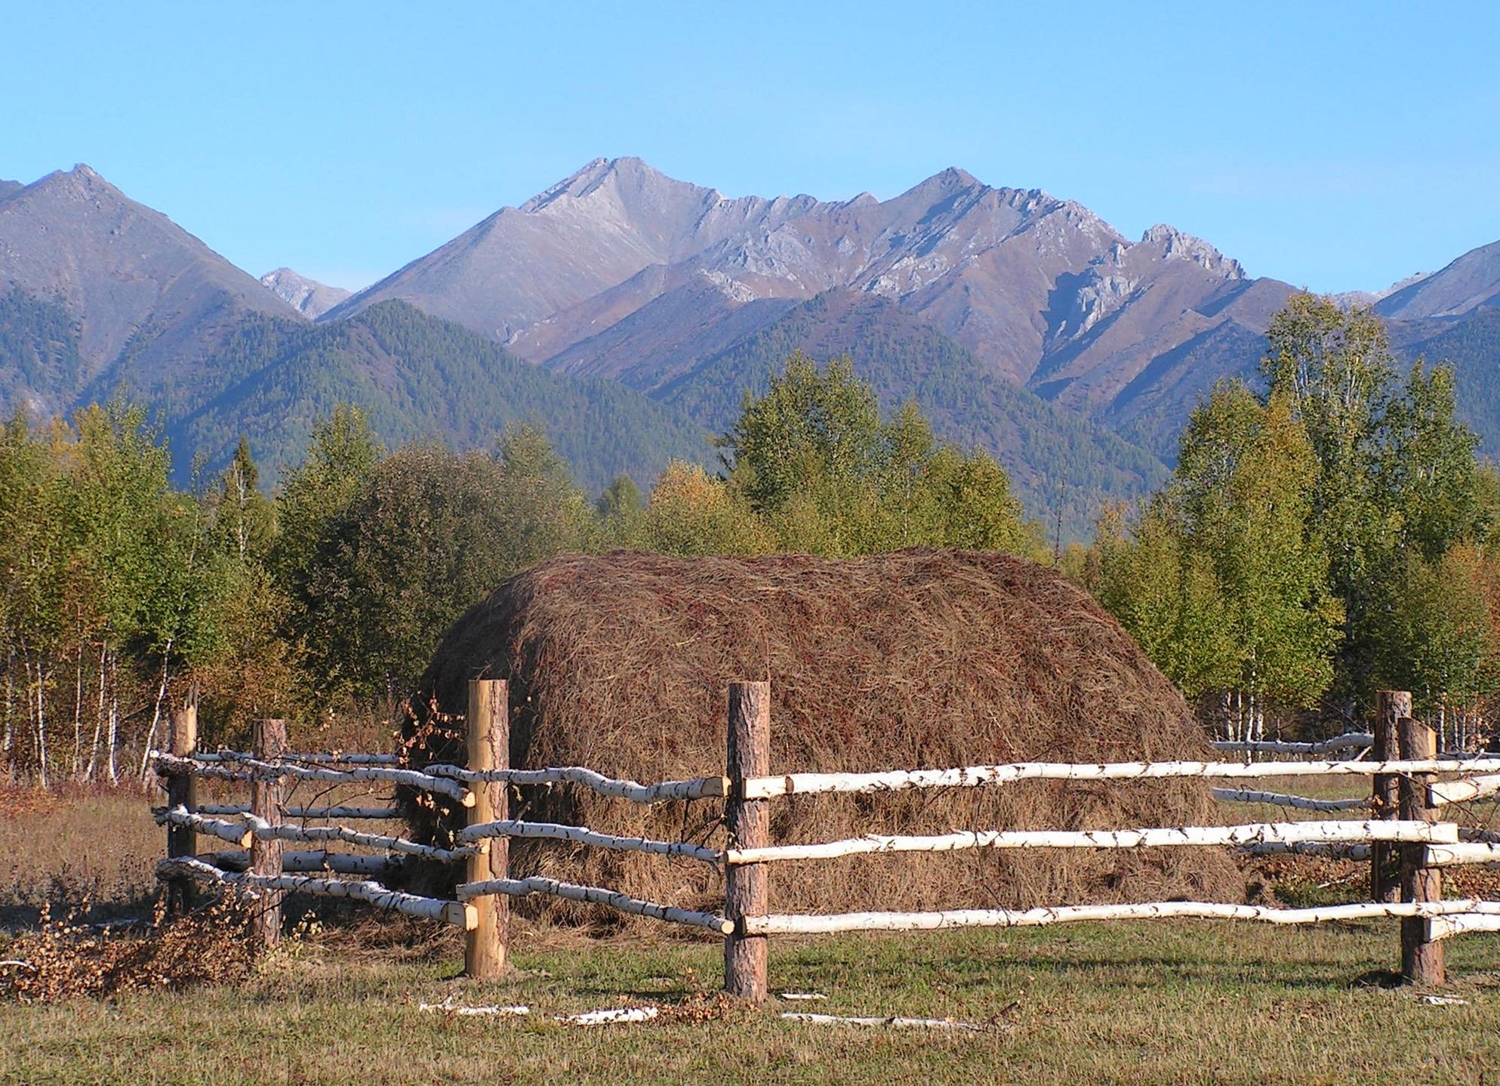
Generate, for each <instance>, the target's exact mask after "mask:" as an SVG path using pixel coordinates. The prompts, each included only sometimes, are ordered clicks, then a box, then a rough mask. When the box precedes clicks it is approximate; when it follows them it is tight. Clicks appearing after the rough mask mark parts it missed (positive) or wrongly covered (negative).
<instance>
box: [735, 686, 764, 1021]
mask: <svg viewBox="0 0 1500 1086" xmlns="http://www.w3.org/2000/svg"><path fill="white" fill-rule="evenodd" d="M728 761H729V771H728V774H727V775H728V777H729V780H730V782H731V783H730V787H729V798H728V800H727V801H726V802H725V812H724V813H725V822H726V824H727V826H728V829H729V847H730V848H764V847H766V846H768V845H769V844H770V843H771V810H770V807H769V805H768V803H767V801H766V800H763V799H757V800H747V799H745V783H744V782H745V779H746V778H747V777H766V776H770V773H771V684H770V683H768V682H753V683H752V682H737V683H730V684H729V759H728ZM724 882H725V901H724V915H725V916H726V917H727V918H728V919H729V920H732V921H734V925H735V928H734V932H733V933H732V934H730V935H729V936H727V937H726V938H725V940H724V990H725V991H726V992H728V993H729V994H730V995H732V996H736V997H739V998H741V999H747V1000H749V1001H750V1002H751V1003H755V1004H760V1003H764V1002H765V1001H766V937H765V936H764V935H746V934H745V930H744V918H745V917H747V916H763V915H765V912H766V909H767V905H768V901H769V897H770V895H769V892H768V890H769V887H768V875H767V872H766V865H765V864H743V865H735V866H732V867H729V868H728V869H727V870H726V872H725V877H724Z"/></svg>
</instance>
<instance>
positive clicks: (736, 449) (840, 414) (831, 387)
mask: <svg viewBox="0 0 1500 1086" xmlns="http://www.w3.org/2000/svg"><path fill="white" fill-rule="evenodd" d="M720 448H721V455H722V456H723V460H724V464H725V467H726V468H727V469H728V481H729V484H730V486H731V487H732V488H733V489H734V490H735V491H737V492H738V493H739V494H741V495H743V497H744V499H745V500H746V501H747V502H748V504H749V507H750V508H751V509H752V510H753V511H754V512H755V513H757V514H759V515H760V516H761V517H762V518H763V520H764V522H765V524H766V526H767V528H769V530H770V531H771V532H772V534H773V535H774V536H775V538H776V539H777V542H778V547H779V549H783V550H799V551H810V552H812V553H815V554H824V555H854V554H869V553H872V552H876V551H883V550H891V549H895V548H898V547H903V546H920V545H928V546H962V547H974V548H979V549H988V550H1014V551H1027V550H1034V549H1036V546H1037V541H1038V539H1039V535H1040V533H1039V529H1037V528H1036V527H1035V526H1028V525H1026V524H1025V523H1024V522H1023V521H1022V519H1021V510H1020V505H1019V503H1018V502H1017V501H1016V500H1015V499H1014V497H1012V495H1011V492H1010V481H1009V479H1008V478H1007V476H1006V474H1005V472H1004V471H1003V470H1002V469H1001V468H1000V467H999V465H998V464H996V463H995V461H994V460H993V459H992V458H991V457H990V456H989V455H988V454H986V453H984V452H981V451H976V452H973V453H969V454H965V453H962V452H960V451H958V450H957V449H955V448H953V447H952V446H946V445H944V446H939V445H938V444H937V442H936V441H935V440H934V438H933V435H932V429H931V426H930V425H929V424H928V422H927V420H926V418H925V417H924V416H923V415H922V413H921V411H920V410H918V408H917V407H916V406H915V405H913V404H908V405H907V406H906V407H904V408H903V409H902V410H901V411H899V412H898V413H897V415H896V417H895V418H894V419H892V420H891V421H889V422H883V421H882V420H881V416H880V409H879V406H878V404H877V402H876V399H875V394H874V392H873V390H872V389H871V388H870V386H869V385H867V384H864V383H863V382H861V381H859V380H858V379H857V378H856V377H855V376H854V369H853V362H852V361H851V360H850V359H848V358H842V359H836V360H835V361H833V362H831V363H829V365H828V366H827V367H826V368H824V369H822V370H819V368H818V366H817V365H816V364H815V363H814V362H813V360H812V359H810V358H809V357H808V356H807V355H805V354H802V353H801V352H795V353H793V354H792V356H791V357H790V358H788V359H787V361H786V366H785V368H784V369H783V370H782V372H781V373H779V374H773V375H772V377H771V381H770V387H769V389H768V390H767V392H766V393H765V395H764V396H760V397H753V396H749V395H747V396H746V398H745V402H744V408H743V410H742V412H741V414H740V418H739V420H738V421H737V422H736V423H735V424H734V426H733V427H732V428H731V429H730V431H729V432H728V433H727V434H726V435H724V437H723V438H721V439H720Z"/></svg>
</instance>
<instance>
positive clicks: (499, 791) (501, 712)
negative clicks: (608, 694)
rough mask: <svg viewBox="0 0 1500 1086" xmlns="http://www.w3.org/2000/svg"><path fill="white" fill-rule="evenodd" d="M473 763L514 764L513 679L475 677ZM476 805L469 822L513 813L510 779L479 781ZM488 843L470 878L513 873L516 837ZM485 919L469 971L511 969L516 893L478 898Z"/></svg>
mask: <svg viewBox="0 0 1500 1086" xmlns="http://www.w3.org/2000/svg"><path fill="white" fill-rule="evenodd" d="M468 733H469V736H468V737H469V766H468V767H469V768H470V769H477V770H486V769H509V768H510V683H509V682H508V681H506V680H505V679H471V680H469V716H468ZM469 787H470V789H471V790H472V791H473V793H474V806H472V807H470V808H469V809H468V810H469V818H468V823H469V825H471V826H476V825H478V824H479V823H481V822H495V821H498V820H500V819H504V818H508V817H509V816H510V785H509V784H507V783H505V782H494V783H490V784H482V783H478V782H476V783H473V784H471V785H470V786H469ZM486 844H487V845H488V849H487V850H486V851H481V852H479V853H477V854H475V855H473V856H470V857H469V859H468V872H467V874H468V879H467V881H469V882H482V881H484V880H486V879H497V878H498V879H504V878H509V877H510V840H509V838H505V837H496V838H493V839H491V840H490V841H488V842H486ZM469 904H471V905H472V906H474V909H475V911H476V912H477V913H478V916H479V919H478V922H477V923H476V924H475V926H474V927H473V928H471V929H470V930H469V931H468V932H466V933H465V937H464V975H465V976H467V977H474V978H476V979H478V980H485V979H488V978H491V977H497V976H499V975H500V974H501V973H503V972H504V971H505V955H506V950H507V948H508V946H509V943H510V898H508V897H507V896H506V895H504V894H486V895H484V896H482V897H476V898H472V899H471V900H470V902H469Z"/></svg>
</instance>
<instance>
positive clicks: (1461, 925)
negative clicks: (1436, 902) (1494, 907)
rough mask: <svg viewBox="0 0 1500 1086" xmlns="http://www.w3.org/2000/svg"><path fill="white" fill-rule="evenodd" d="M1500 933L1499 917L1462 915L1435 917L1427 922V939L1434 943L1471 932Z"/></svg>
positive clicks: (1473, 914)
mask: <svg viewBox="0 0 1500 1086" xmlns="http://www.w3.org/2000/svg"><path fill="white" fill-rule="evenodd" d="M1492 931H1500V916H1490V915H1487V914H1483V913H1464V914H1461V915H1459V916H1435V917H1433V918H1432V919H1431V920H1429V921H1428V922H1427V938H1428V939H1429V940H1430V941H1433V942H1436V941H1437V940H1440V939H1448V938H1451V937H1452V936H1455V935H1467V934H1470V933H1472V932H1492Z"/></svg>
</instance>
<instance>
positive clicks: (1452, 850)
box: [1422, 841, 1500, 867]
mask: <svg viewBox="0 0 1500 1086" xmlns="http://www.w3.org/2000/svg"><path fill="white" fill-rule="evenodd" d="M1422 863H1423V866H1425V867H1452V866H1455V865H1457V864H1492V863H1500V844H1494V843H1493V842H1482V841H1462V842H1459V843H1458V844H1453V845H1428V846H1427V848H1426V849H1425V850H1424V858H1423V860H1422Z"/></svg>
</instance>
